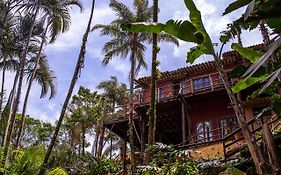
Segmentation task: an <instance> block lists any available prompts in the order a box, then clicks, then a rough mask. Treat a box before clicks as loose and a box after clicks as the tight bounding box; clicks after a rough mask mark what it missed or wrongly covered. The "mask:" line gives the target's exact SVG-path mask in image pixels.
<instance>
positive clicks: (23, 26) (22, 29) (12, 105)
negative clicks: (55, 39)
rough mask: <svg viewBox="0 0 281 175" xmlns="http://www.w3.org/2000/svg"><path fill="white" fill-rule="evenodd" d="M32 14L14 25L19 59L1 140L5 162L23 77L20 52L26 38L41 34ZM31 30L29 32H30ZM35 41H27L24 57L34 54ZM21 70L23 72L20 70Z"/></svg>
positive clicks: (21, 18)
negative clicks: (31, 27)
mask: <svg viewBox="0 0 281 175" xmlns="http://www.w3.org/2000/svg"><path fill="white" fill-rule="evenodd" d="M33 18H34V17H33V16H32V15H29V14H27V15H26V16H24V17H19V18H18V19H19V23H18V25H16V26H15V31H14V33H15V34H16V36H15V38H16V40H15V42H16V45H15V47H16V49H17V52H18V55H20V56H19V57H18V58H20V60H19V67H18V68H19V69H18V70H17V73H16V75H15V80H14V84H13V87H12V91H11V92H12V93H11V98H10V101H9V103H8V104H9V110H8V111H9V112H8V122H7V126H6V130H5V134H4V139H3V141H2V145H3V147H4V151H3V159H2V160H3V163H4V162H5V160H6V156H7V153H8V148H9V144H10V140H11V133H12V131H13V126H14V123H15V117H16V108H17V105H18V104H17V101H18V100H19V99H18V97H19V96H18V95H19V93H16V87H17V90H19V89H18V88H19V86H21V84H22V81H23V77H21V73H22V76H24V69H25V67H24V66H25V65H26V64H25V62H26V61H22V59H21V58H22V57H21V56H22V53H23V52H25V46H26V42H27V41H26V40H30V38H31V37H35V36H38V35H40V34H41V32H42V30H41V29H42V28H41V25H40V23H37V21H36V22H33V21H32V20H33ZM30 26H33V29H35V30H32V31H30ZM30 32H31V33H30ZM37 41H38V40H36V38H35V39H33V40H32V42H31V43H32V44H30V42H28V43H29V45H28V48H27V53H26V56H28V57H25V59H26V58H29V57H30V56H32V55H34V53H35V52H37V51H38V47H37V46H36V44H37ZM21 64H24V65H23V67H21V66H22V65H21ZM22 70H23V72H21V71H22Z"/></svg>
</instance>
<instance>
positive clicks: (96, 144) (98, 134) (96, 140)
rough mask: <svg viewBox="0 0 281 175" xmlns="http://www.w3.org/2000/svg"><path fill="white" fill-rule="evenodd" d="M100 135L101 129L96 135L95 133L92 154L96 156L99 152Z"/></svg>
mask: <svg viewBox="0 0 281 175" xmlns="http://www.w3.org/2000/svg"><path fill="white" fill-rule="evenodd" d="M99 136H100V129H98V130H97V132H96V135H95V140H94V142H93V147H92V154H93V155H94V156H97V152H98V143H99Z"/></svg>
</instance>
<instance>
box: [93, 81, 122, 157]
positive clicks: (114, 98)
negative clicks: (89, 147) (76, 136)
mask: <svg viewBox="0 0 281 175" xmlns="http://www.w3.org/2000/svg"><path fill="white" fill-rule="evenodd" d="M97 88H98V89H102V90H103V96H104V98H105V99H106V102H107V103H109V104H107V105H105V109H104V110H105V113H104V117H106V115H108V114H109V112H108V111H111V115H113V116H114V115H115V107H116V103H120V102H123V101H124V100H125V98H126V97H127V86H126V84H124V83H119V82H118V79H117V77H115V76H111V77H110V80H107V81H102V82H100V83H99V84H98V86H97ZM108 106H109V109H108ZM104 132H105V127H104V118H103V119H102V120H101V129H100V131H99V132H97V133H98V134H99V146H98V150H97V151H96V152H97V155H98V156H101V155H102V148H103V140H104ZM95 142H97V139H96V140H95ZM94 145H97V143H94Z"/></svg>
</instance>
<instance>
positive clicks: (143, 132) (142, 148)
mask: <svg viewBox="0 0 281 175" xmlns="http://www.w3.org/2000/svg"><path fill="white" fill-rule="evenodd" d="M144 134H145V120H144V117H141V152H142V153H144V151H145V136H144Z"/></svg>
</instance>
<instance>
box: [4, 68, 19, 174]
mask: <svg viewBox="0 0 281 175" xmlns="http://www.w3.org/2000/svg"><path fill="white" fill-rule="evenodd" d="M18 77H19V71H17V73H16V75H15V79H14V84H13V88H12V91H11V94H10V95H11V96H10V97H9V98H10V101H8V103H10V104H8V105H9V109H8V110H9V114H8V121H7V124H6V130H5V133H4V134H3V136H4V137H3V139H2V146H3V147H4V150H3V157H2V160H1V162H0V165H2V166H5V163H6V159H7V155H8V150H9V143H10V139H11V135H12V131H10V127H9V126H10V125H14V121H12V116H11V115H12V113H13V110H14V98H15V95H16V86H17V82H18ZM0 174H1V173H0Z"/></svg>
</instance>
